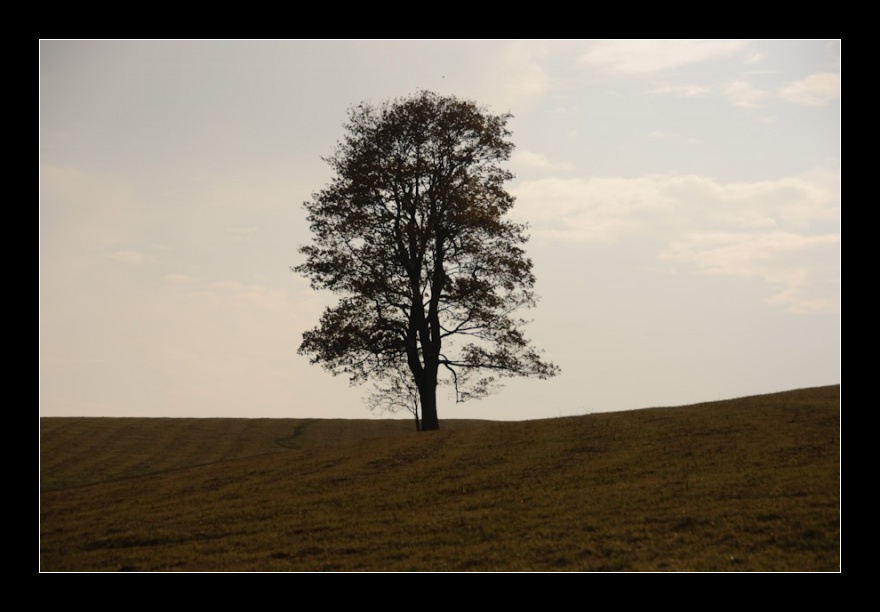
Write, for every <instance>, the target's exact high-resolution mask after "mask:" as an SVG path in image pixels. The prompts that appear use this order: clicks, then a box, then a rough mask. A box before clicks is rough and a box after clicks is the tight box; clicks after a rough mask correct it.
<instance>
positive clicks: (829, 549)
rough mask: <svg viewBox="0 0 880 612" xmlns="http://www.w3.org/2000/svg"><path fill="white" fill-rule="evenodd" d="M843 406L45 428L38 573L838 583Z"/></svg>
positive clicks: (823, 395)
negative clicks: (541, 575)
mask: <svg viewBox="0 0 880 612" xmlns="http://www.w3.org/2000/svg"><path fill="white" fill-rule="evenodd" d="M839 394H840V389H839V387H838V386H831V387H818V388H814V389H803V390H798V391H790V392H785V393H777V394H772V395H762V396H755V397H749V398H742V399H736V400H729V401H722V402H712V403H705V404H698V405H694V406H686V407H680V408H653V409H645V410H637V411H631V412H616V413H601V414H593V415H587V416H580V417H566V418H557V419H547V420H540V421H526V422H509V423H504V422H490V421H443V422H442V424H441V426H442V427H443V429H442V430H441V431H438V432H424V433H420V434H417V433H415V432H414V431H413V427H412V424H411V423H410V422H409V421H406V420H404V421H393V420H388V421H372V420H362V421H361V420H323V419H125V418H120V419H108V418H44V419H41V490H42V493H41V501H40V506H41V507H40V511H41V525H40V529H41V532H40V548H41V553H40V568H41V570H43V571H67V570H97V571H117V570H136V571H169V570H179V571H201V570H266V571H287V570H300V571H302V570H306V571H315V570H322V571H349V570H439V571H443V570H584V571H601V570H622V571H638V570H660V571H681V570H714V571H754V570H771V571H777V570H804V571H837V570H838V569H839V563H840V559H839V546H840V536H839V534H840V530H839V527H840V516H839V505H840V499H839V489H840V456H839V453H840V446H839V439H840V409H839V405H840V404H839Z"/></svg>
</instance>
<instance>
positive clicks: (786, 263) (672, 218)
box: [513, 168, 840, 312]
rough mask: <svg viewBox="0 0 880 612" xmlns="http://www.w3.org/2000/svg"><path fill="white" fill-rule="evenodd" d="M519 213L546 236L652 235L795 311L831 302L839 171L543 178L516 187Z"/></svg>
mask: <svg viewBox="0 0 880 612" xmlns="http://www.w3.org/2000/svg"><path fill="white" fill-rule="evenodd" d="M513 192H514V195H516V197H517V206H516V207H515V208H514V211H515V213H516V216H517V217H518V218H521V219H522V220H524V221H528V222H529V223H530V224H531V226H532V234H533V235H534V236H535V237H536V238H541V239H544V240H560V241H565V242H582V243H605V244H610V243H615V242H619V241H621V240H623V239H625V238H627V237H631V236H637V235H638V236H647V235H652V236H656V237H657V238H658V239H659V241H660V244H661V246H660V251H659V252H658V256H659V257H661V258H663V259H665V260H667V261H674V262H678V263H680V264H681V265H682V266H684V267H685V268H686V269H690V270H692V271H694V272H697V273H700V274H711V275H720V276H738V277H748V278H757V279H760V280H762V281H764V282H766V283H768V284H770V285H771V286H772V287H773V290H774V291H775V293H774V294H773V296H772V297H770V298H768V300H769V301H770V302H771V303H774V304H779V305H783V306H784V307H785V308H787V309H788V310H790V311H792V312H811V311H815V310H834V309H835V308H837V307H838V306H837V304H838V302H839V299H838V298H836V297H835V296H836V295H837V289H836V287H834V286H833V285H832V284H830V283H832V281H833V279H834V278H836V277H837V276H839V273H840V272H839V268H840V265H839V240H840V236H839V223H840V195H839V194H840V175H839V173H838V172H837V171H833V170H828V169H821V168H820V169H816V170H813V171H811V172H806V173H803V174H800V175H796V176H790V177H783V178H780V179H776V180H766V181H738V182H729V183H722V182H719V181H717V180H714V179H712V178H710V177H704V176H697V175H678V176H673V175H662V174H653V175H646V176H642V177H636V178H590V179H561V178H547V179H541V180H535V181H526V182H523V183H521V184H520V185H519V186H517V188H516V189H514V190H513Z"/></svg>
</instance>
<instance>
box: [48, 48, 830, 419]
mask: <svg viewBox="0 0 880 612" xmlns="http://www.w3.org/2000/svg"><path fill="white" fill-rule="evenodd" d="M840 46H841V45H840V42H839V41H836V40H827V41H826V40H810V41H763V40H762V41H749V40H742V41H740V40H720V41H714V40H692V41H691V40H672V41H651V40H603V41H587V40H566V41H556V40H554V41H541V40H511V41H478V40H477V41H41V43H40V160H39V163H40V205H39V208H40V213H39V219H40V221H39V224H40V230H39V234H40V247H39V249H40V254H39V256H40V264H39V268H40V298H39V302H40V306H39V309H40V331H39V335H40V341H39V342H40V357H39V360H40V365H39V368H40V414H41V416H120V417H122V416H145V417H276V418H305V417H315V418H373V417H376V418H379V417H381V418H388V417H389V416H391V415H388V414H382V413H379V414H377V413H372V412H370V411H369V410H368V408H367V406H366V403H365V401H364V400H365V399H366V397H367V396H368V395H369V393H370V391H371V388H370V386H369V385H367V386H361V387H351V386H349V384H348V380H347V379H346V378H344V377H334V376H332V375H331V374H330V373H328V372H325V371H324V370H322V369H321V368H320V367H319V366H314V365H310V364H309V361H308V358H307V357H304V356H301V355H299V354H297V348H298V347H299V344H300V341H301V339H302V333H303V332H304V331H306V330H309V329H311V328H313V327H314V326H315V325H316V324H317V322H318V319H319V317H320V315H321V313H322V311H323V310H324V308H325V307H326V306H328V305H332V304H335V303H336V301H337V299H338V297H337V296H334V295H333V294H330V293H322V292H317V291H314V290H312V289H311V288H310V287H309V282H308V280H307V279H306V278H303V277H300V276H298V275H297V274H295V273H294V272H292V271H291V270H290V267H291V266H295V265H297V264H299V263H302V262H303V261H304V258H303V256H302V255H300V253H299V252H298V248H299V247H300V246H302V245H304V244H308V243H309V241H310V235H309V228H308V224H307V222H306V212H305V210H304V209H303V207H302V204H303V202H305V201H307V200H309V199H310V198H311V194H313V193H315V192H316V191H318V190H320V189H321V188H322V187H324V186H325V185H326V184H327V183H328V181H329V180H330V179H331V178H332V173H331V170H330V168H329V166H328V165H327V164H326V163H325V162H323V161H322V157H326V156H329V155H331V154H332V153H333V151H334V148H335V146H336V143H337V142H338V141H339V140H341V139H342V137H343V135H344V131H343V122H344V120H345V119H346V113H347V109H348V108H349V107H351V106H353V105H356V104H358V103H359V102H361V101H369V102H372V103H380V102H383V101H385V100H389V99H392V98H396V97H400V96H407V95H410V94H413V93H416V92H418V91H420V90H430V91H434V92H436V93H438V94H441V95H455V96H457V97H459V98H464V99H468V100H473V101H474V102H476V103H478V104H479V105H481V106H485V107H486V109H487V110H488V111H489V112H492V113H495V114H502V113H508V112H509V113H512V114H513V116H514V117H513V119H511V120H510V122H509V124H508V127H509V129H510V130H511V131H512V133H513V135H512V141H513V143H514V144H515V145H516V149H515V151H514V153H513V155H512V157H511V160H510V162H509V164H508V168H509V169H510V170H511V171H512V172H513V173H514V174H515V175H516V178H515V179H514V180H513V181H511V182H510V183H509V184H508V189H509V191H510V193H512V194H513V195H514V196H515V197H516V204H515V206H514V208H513V210H512V211H511V217H512V218H513V219H514V220H516V221H521V222H527V223H528V224H529V226H530V235H531V239H530V241H529V242H528V244H527V245H526V251H527V254H528V256H529V257H530V258H531V259H532V261H533V262H534V272H535V275H536V278H537V284H536V291H537V293H538V294H539V295H540V297H541V299H540V301H539V303H538V305H537V307H536V308H533V309H531V310H529V311H526V312H525V313H523V314H524V315H525V316H526V317H527V318H529V319H530V320H531V321H532V322H531V324H530V325H529V327H528V328H527V330H526V331H527V335H528V336H529V337H530V338H531V339H532V340H533V343H534V344H535V346H537V347H538V348H540V349H543V350H544V357H545V358H546V359H548V360H550V361H553V362H554V363H556V364H557V365H559V366H560V367H561V369H562V373H561V375H559V376H557V377H555V378H552V379H549V380H543V381H542V380H536V379H515V380H510V381H509V382H507V384H506V386H505V387H504V388H502V389H500V390H499V391H498V392H496V393H495V394H494V395H492V396H490V397H488V398H485V399H482V400H479V401H474V402H465V403H461V404H456V403H455V401H454V398H453V397H452V396H450V395H449V394H448V393H447V391H446V390H445V389H441V390H440V392H439V395H438V404H439V414H440V419H441V426H442V420H443V419H444V418H477V419H495V420H522V419H539V418H552V417H559V416H568V415H582V414H590V413H594V412H604V411H615V410H630V409H637V408H647V407H654V406H675V405H684V404H690V403H696V402H702V401H714V400H720V399H729V398H734V397H742V396H747V395H755V394H761V393H771V392H776V391H784V390H789V389H796V388H803V387H811V386H818V385H829V384H836V383H839V382H840V192H841V186H840ZM395 416H398V417H400V418H411V416H410V415H409V413H407V412H405V411H403V412H401V413H399V414H397V415H395Z"/></svg>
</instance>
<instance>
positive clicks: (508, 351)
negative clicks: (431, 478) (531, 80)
mask: <svg viewBox="0 0 880 612" xmlns="http://www.w3.org/2000/svg"><path fill="white" fill-rule="evenodd" d="M510 117H511V115H509V114H507V115H492V114H490V113H488V112H487V111H486V110H485V109H484V108H481V107H478V106H477V105H476V104H475V103H473V102H470V101H465V100H460V99H458V98H455V97H452V96H439V95H437V94H434V93H431V92H427V91H425V92H420V93H417V94H415V95H413V96H410V97H407V98H399V99H395V100H393V101H391V102H385V103H383V104H381V105H378V106H374V105H372V104H369V103H361V104H360V105H358V106H356V107H353V108H351V109H350V110H349V119H348V122H347V123H346V124H345V129H346V135H345V137H344V140H343V141H342V142H340V143H338V144H337V148H336V151H335V153H334V154H333V155H332V156H330V157H329V158H325V161H326V162H327V163H328V164H329V165H330V166H331V167H332V169H333V170H334V171H335V176H334V178H333V179H332V180H331V182H330V184H329V185H328V186H327V187H325V188H324V189H322V190H321V191H319V192H317V193H315V194H313V196H312V200H311V201H309V202H306V203H305V204H304V206H305V208H306V210H307V211H308V213H309V216H308V219H309V222H310V224H311V231H312V233H313V236H314V241H313V243H312V244H310V245H307V246H304V247H301V248H300V252H301V253H302V254H303V255H305V256H306V262H305V263H303V264H301V265H299V266H296V267H295V268H293V269H294V270H295V271H296V272H299V273H301V274H303V275H305V276H307V277H309V278H310V279H311V285H312V287H313V288H314V289H328V290H330V291H333V292H335V293H337V294H339V295H340V296H341V298H340V300H339V303H338V304H337V305H336V306H335V307H332V308H327V309H326V310H325V312H324V314H323V315H322V317H321V320H320V323H319V324H318V326H317V327H315V328H314V329H312V330H310V331H307V332H305V333H304V334H303V341H302V345H301V346H300V348H299V352H300V353H301V354H304V355H309V356H310V357H311V362H312V363H314V364H320V365H322V366H324V367H325V368H326V369H328V370H330V371H331V372H333V373H334V374H341V373H344V374H347V375H348V376H349V377H350V379H351V381H352V383H360V382H363V381H365V380H367V379H371V378H372V379H376V380H378V381H379V385H380V390H381V389H382V385H383V384H384V385H385V388H386V389H389V390H391V391H394V390H395V389H396V391H395V392H400V393H401V394H402V395H403V396H406V395H407V394H408V393H409V391H408V390H411V389H416V390H417V392H418V403H417V404H415V412H414V414H415V415H416V419H418V409H419V405H420V406H421V411H422V427H421V429H422V430H423V431H424V430H432V429H438V428H439V421H438V418H437V399H436V390H437V384H438V380H440V379H439V376H440V374H441V372H444V373H446V374H447V375H448V377H449V382H450V384H451V385H452V386H453V388H454V390H455V396H456V400H457V401H464V400H466V399H470V398H474V397H480V396H482V395H485V394H486V393H488V391H489V390H490V387H491V385H492V383H493V381H494V380H495V377H496V376H537V377H539V378H547V377H550V376H554V375H555V374H557V373H558V372H559V369H558V368H557V367H556V366H555V365H554V364H552V363H549V362H545V361H542V359H541V357H540V355H539V353H538V352H537V351H536V350H535V349H534V348H533V347H532V346H531V344H530V342H529V341H528V340H527V339H526V337H525V336H524V335H523V333H522V331H521V329H522V327H523V325H524V324H525V321H524V320H523V319H520V318H517V317H515V316H514V314H513V313H514V311H516V310H517V309H519V308H529V307H532V306H534V305H535V302H536V296H535V294H534V291H533V287H534V283H535V278H534V275H533V274H532V262H531V260H529V259H528V258H527V257H526V256H525V253H524V251H523V248H522V245H523V244H525V242H526V241H527V240H528V237H527V235H526V233H525V232H526V226H524V225H522V224H518V223H514V222H512V221H510V220H508V219H506V218H505V215H506V213H507V212H508V211H509V210H510V208H511V207H512V206H513V203H514V198H513V197H512V196H511V195H510V194H508V193H507V191H506V190H505V188H504V183H505V182H506V181H508V180H510V179H512V178H513V175H512V174H511V173H510V172H508V171H507V170H505V169H503V168H502V167H501V165H500V164H501V163H502V162H504V161H506V160H507V159H508V158H509V157H510V153H511V151H512V150H513V144H512V143H511V142H510V141H509V136H510V132H509V131H508V130H507V128H506V125H507V121H508V119H510ZM401 375H403V376H404V377H405V380H404V381H402V380H401V379H400V376H401ZM410 380H411V384H410V382H409V381H410Z"/></svg>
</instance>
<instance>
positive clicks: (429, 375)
mask: <svg viewBox="0 0 880 612" xmlns="http://www.w3.org/2000/svg"><path fill="white" fill-rule="evenodd" d="M427 361H428V363H427V364H426V365H425V368H424V369H423V370H422V378H421V380H419V381H418V383H417V385H418V387H419V400H420V401H421V402H422V431H434V430H437V429H440V421H439V420H438V419H437V364H436V363H431V361H432V360H430V359H428V360H427Z"/></svg>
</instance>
